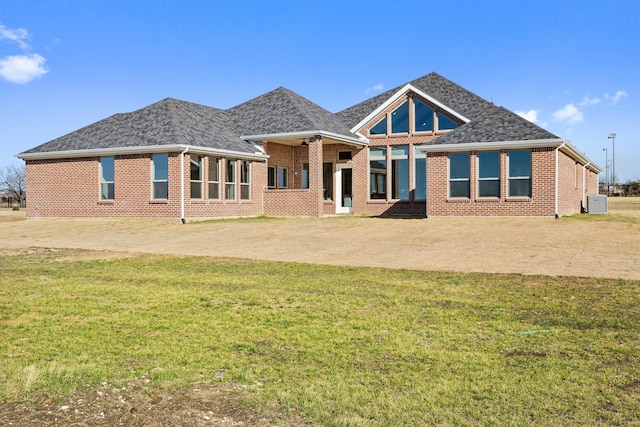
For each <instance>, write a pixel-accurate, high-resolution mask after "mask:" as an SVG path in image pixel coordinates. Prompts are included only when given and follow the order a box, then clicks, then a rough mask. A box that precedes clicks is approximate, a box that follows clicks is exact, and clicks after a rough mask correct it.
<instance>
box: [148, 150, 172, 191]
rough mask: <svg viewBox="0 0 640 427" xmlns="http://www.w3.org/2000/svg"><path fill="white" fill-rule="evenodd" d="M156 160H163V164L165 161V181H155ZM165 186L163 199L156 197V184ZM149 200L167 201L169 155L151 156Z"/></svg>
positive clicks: (158, 154) (156, 154)
mask: <svg viewBox="0 0 640 427" xmlns="http://www.w3.org/2000/svg"><path fill="white" fill-rule="evenodd" d="M157 159H158V160H159V159H163V162H164V161H165V160H166V166H167V178H166V179H157V178H156V173H157V171H158V169H157V167H156V166H157ZM163 166H164V165H163ZM162 183H164V184H165V185H166V196H165V197H156V184H162ZM151 199H152V200H169V154H168V153H154V154H152V155H151Z"/></svg>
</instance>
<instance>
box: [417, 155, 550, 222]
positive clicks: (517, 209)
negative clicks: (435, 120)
mask: <svg viewBox="0 0 640 427" xmlns="http://www.w3.org/2000/svg"><path fill="white" fill-rule="evenodd" d="M507 153H508V151H505V150H502V151H501V153H500V198H495V199H494V198H479V197H477V176H478V175H477V171H476V169H477V153H476V152H471V155H470V175H469V179H470V188H471V197H470V198H469V199H450V198H449V190H448V186H449V181H448V176H449V175H448V155H447V154H446V153H429V155H428V160H427V187H428V188H427V192H428V193H427V194H428V198H429V207H428V209H429V215H430V216H472V215H474V216H553V215H554V214H555V150H554V149H553V148H540V149H533V150H532V153H531V175H532V177H531V187H532V188H531V198H510V197H507V189H508V188H507V187H508V182H507Z"/></svg>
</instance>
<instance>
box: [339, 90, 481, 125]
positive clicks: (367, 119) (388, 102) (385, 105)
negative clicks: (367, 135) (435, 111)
mask: <svg viewBox="0 0 640 427" xmlns="http://www.w3.org/2000/svg"><path fill="white" fill-rule="evenodd" d="M408 92H414V93H416V94H417V95H420V96H421V97H422V98H424V99H426V100H427V101H429V102H430V103H432V104H434V105H437V106H438V107H439V108H441V109H442V110H444V111H446V112H448V113H449V114H451V115H452V116H454V117H457V118H459V119H460V120H462V121H463V122H465V123H469V122H470V120H469V119H468V118H466V117H465V116H463V115H462V114H460V113H458V112H456V111H454V110H452V109H451V108H449V107H447V106H446V105H444V104H443V103H442V102H440V101H438V100H436V99H434V98H432V97H431V96H429V95H427V94H426V93H424V92H423V91H421V90H420V89H418V88H416V87H415V86H413V85H411V84H408V83H407V84H406V85H404V86H403V87H402V88H401V89H400V90H398V91H397V92H396V93H394V94H393V95H391V97H389V99H387V100H386V101H385V102H383V103H382V104H380V106H379V107H378V108H376V109H375V110H373V111H372V112H371V114H369V115H368V116H367V117H365V118H364V119H362V120H361V121H360V123H358V124H357V125H355V126H354V127H353V129H351V132H353V133H357V131H358V130H359V129H360V128H361V127H362V126H364V125H365V124H367V123H368V122H370V121H371V120H373V119H374V118H375V117H376V116H377V115H378V114H380V113H381V112H383V111H384V110H386V109H387V108H389V106H390V105H391V104H393V103H394V102H396V101H397V100H398V99H400V97H402V96H404V95H405V94H407V93H408ZM358 135H359V134H358Z"/></svg>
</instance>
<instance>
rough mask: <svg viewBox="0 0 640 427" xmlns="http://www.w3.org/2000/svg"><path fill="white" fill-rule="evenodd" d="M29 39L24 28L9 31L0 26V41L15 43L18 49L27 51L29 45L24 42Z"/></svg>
mask: <svg viewBox="0 0 640 427" xmlns="http://www.w3.org/2000/svg"><path fill="white" fill-rule="evenodd" d="M28 37H29V32H28V31H27V30H25V29H24V28H17V29H15V30H12V29H9V28H7V27H5V26H4V25H2V24H0V39H5V40H11V41H13V42H16V43H17V44H18V46H20V49H22V50H26V49H29V44H27V42H26V41H25V39H27V38H28Z"/></svg>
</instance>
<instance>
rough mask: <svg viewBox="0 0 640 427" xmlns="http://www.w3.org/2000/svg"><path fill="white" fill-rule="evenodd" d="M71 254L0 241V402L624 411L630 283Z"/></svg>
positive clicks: (490, 412) (638, 358)
mask: <svg viewBox="0 0 640 427" xmlns="http://www.w3.org/2000/svg"><path fill="white" fill-rule="evenodd" d="M78 254H79V253H78V251H64V250H63V251H54V250H34V251H22V252H21V253H16V254H6V255H3V256H0V273H1V274H2V283H3V285H2V287H0V402H4V404H8V403H11V402H15V401H18V400H20V399H25V398H32V399H37V398H38V396H41V393H44V392H46V393H47V396H54V399H60V401H63V400H64V396H66V395H68V394H69V393H71V392H73V391H74V390H79V389H84V388H94V389H96V388H98V387H100V385H101V384H104V383H105V382H106V383H109V384H116V385H118V384H126V383H127V382H128V381H132V380H141V379H143V380H144V381H143V382H142V384H144V393H146V394H147V395H148V396H149V398H150V399H151V398H152V397H153V396H154V395H156V394H158V393H165V395H166V394H171V393H174V392H177V391H179V390H181V389H184V388H185V387H189V386H192V385H193V384H214V385H216V384H219V385H221V386H224V385H233V386H234V390H236V392H234V396H236V397H237V399H238V401H240V402H241V404H242V405H246V406H250V407H256V408H258V411H262V412H263V413H264V414H266V415H265V416H266V417H268V416H269V414H271V413H273V408H276V409H277V411H280V412H279V413H283V412H284V413H286V414H287V416H289V417H295V418H297V419H301V420H305V421H304V425H336V426H361V425H362V426H364V425H366V426H386V425H389V426H390V425H394V426H397V425H434V424H439V425H491V424H500V425H531V424H538V425H598V424H599V425H629V424H632V423H637V422H638V421H637V420H639V419H640V340H639V339H638V331H639V330H640V306H639V304H638V301H640V282H638V281H625V280H610V279H590V278H564V277H547V276H521V275H493V274H459V273H430V272H416V271H408V270H387V269H373V268H349V267H336V266H316V265H306V264H296V263H273V262H255V261H239V260H221V259H213V258H205V257H169V256H131V257H128V258H120V259H117V258H116V259H106V260H95V259H94V260H92V259H84V260H83V259H82V257H81V256H80V257H79V256H78ZM24 405H27V406H28V405H29V403H28V402H26V403H24ZM33 405H35V403H33ZM270 411H271V412H270ZM1 420H2V406H0V421H1ZM5 420H6V418H5ZM268 422H278V421H277V420H274V419H271V420H269V419H268V420H267V423H268ZM94 424H96V422H94Z"/></svg>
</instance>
